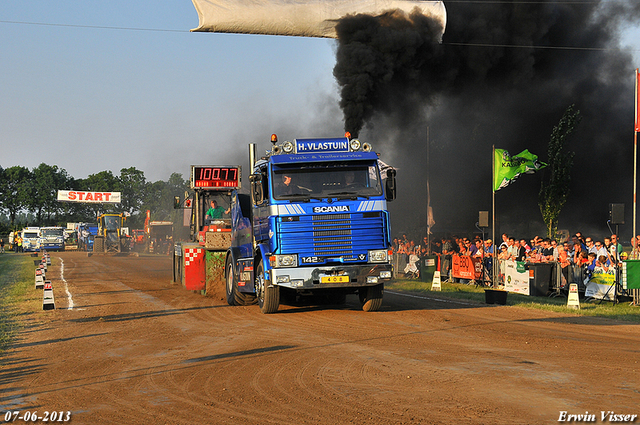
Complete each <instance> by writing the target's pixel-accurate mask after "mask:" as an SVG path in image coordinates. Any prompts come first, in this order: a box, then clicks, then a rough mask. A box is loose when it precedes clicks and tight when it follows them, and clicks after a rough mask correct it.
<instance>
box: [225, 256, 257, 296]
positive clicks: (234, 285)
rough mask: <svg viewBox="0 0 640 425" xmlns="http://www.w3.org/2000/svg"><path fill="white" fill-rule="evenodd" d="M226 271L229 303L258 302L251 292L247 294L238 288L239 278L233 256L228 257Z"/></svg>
mask: <svg viewBox="0 0 640 425" xmlns="http://www.w3.org/2000/svg"><path fill="white" fill-rule="evenodd" d="M225 270H226V271H227V273H226V276H225V277H226V282H227V284H226V293H227V304H229V305H252V304H255V303H256V301H257V300H256V297H255V296H254V295H251V294H245V293H243V292H240V289H239V288H238V280H237V279H236V276H235V274H234V273H233V263H232V259H231V257H229V258H227V265H226V267H225Z"/></svg>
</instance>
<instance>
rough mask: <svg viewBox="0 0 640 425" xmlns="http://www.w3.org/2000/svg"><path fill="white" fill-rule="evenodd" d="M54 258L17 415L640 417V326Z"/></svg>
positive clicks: (4, 378) (77, 420)
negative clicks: (265, 291) (270, 300)
mask: <svg viewBox="0 0 640 425" xmlns="http://www.w3.org/2000/svg"><path fill="white" fill-rule="evenodd" d="M52 259H53V262H54V264H53V266H52V267H51V268H50V270H49V273H48V274H47V278H49V279H51V280H52V282H53V285H54V292H55V297H56V310H54V311H39V310H38V311H35V312H28V313H27V314H25V315H24V316H23V317H22V319H21V320H24V322H25V323H26V328H25V330H24V332H23V333H22V334H21V336H20V338H19V340H18V341H17V342H16V344H15V345H14V346H13V347H12V348H11V349H10V350H9V351H8V353H7V355H6V356H5V358H4V359H2V361H3V363H4V364H3V366H2V368H0V407H1V408H0V414H2V415H4V412H5V411H6V410H16V411H20V412H22V413H24V412H25V411H34V410H37V411H38V412H39V414H40V416H42V415H43V414H44V412H45V411H54V410H55V411H71V420H72V423H74V424H115V423H117V424H149V423H154V424H163V423H166V424H292V425H299V424H351V423H353V424H365V423H366V424H430V423H434V424H435V423H465V424H494V423H496V424H497V423H500V424H502V423H504V424H512V423H523V424H539V423H557V422H558V418H559V415H560V412H561V411H567V413H568V414H584V413H585V411H588V412H589V413H590V414H592V413H593V414H596V416H597V419H598V420H597V422H596V423H603V422H602V421H601V420H600V411H605V412H606V411H610V410H614V411H615V412H616V413H617V414H618V413H628V414H636V415H639V414H640V406H639V403H638V400H640V377H639V376H640V374H639V373H638V372H639V365H638V360H639V359H640V332H639V327H638V326H637V325H630V324H622V323H620V322H614V321H608V320H602V319H589V318H580V317H575V316H569V315H566V316H565V315H558V314H555V313H545V312H539V311H531V310H526V309H521V308H517V307H505V306H485V305H483V304H472V303H464V302H445V301H442V300H438V299H436V297H435V296H433V297H412V296H408V295H400V294H393V293H389V292H386V293H385V300H384V303H383V307H382V310H381V311H380V312H376V313H364V312H362V311H361V310H360V305H359V302H358V300H357V297H356V296H349V297H347V304H346V305H344V306H322V307H317V306H313V305H306V306H301V305H294V306H289V305H282V306H281V307H280V311H279V312H278V313H277V314H273V315H263V314H261V313H260V312H259V309H258V308H257V307H256V306H250V307H229V306H227V305H226V304H225V303H223V301H222V300H221V299H214V298H207V297H202V296H200V295H198V294H195V293H192V292H189V291H186V290H185V289H183V288H182V287H179V286H177V285H174V284H172V283H171V282H170V280H171V260H170V258H169V257H150V256H147V257H97V256H94V257H87V256H86V254H82V253H73V252H68V253H60V254H58V253H53V254H52ZM62 264H63V266H64V270H63V272H64V274H63V276H64V279H65V280H66V286H65V283H64V282H63V281H62V280H61V279H60V278H61V265H62ZM67 289H68V293H69V294H70V295H71V298H70V297H69V295H68V294H67ZM34 291H35V290H34ZM70 300H72V301H73V307H72V308H71V306H70V305H69V302H70ZM1 419H2V417H0V420H1ZM17 422H20V421H17ZM635 422H636V423H640V420H638V419H636V421H635Z"/></svg>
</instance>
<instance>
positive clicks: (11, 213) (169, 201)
mask: <svg viewBox="0 0 640 425" xmlns="http://www.w3.org/2000/svg"><path fill="white" fill-rule="evenodd" d="M58 190H77V191H91V192H121V194H122V202H121V203H120V204H89V203H73V202H60V201H58V200H57V197H58ZM188 190H189V181H188V180H185V179H183V178H182V174H179V173H173V174H171V176H170V177H169V179H168V180H167V181H162V180H158V181H156V182H150V181H147V179H146V177H145V176H144V172H143V171H141V170H138V169H136V168H135V167H129V168H123V169H121V170H120V174H119V175H115V174H113V172H111V171H101V172H99V173H96V174H91V175H89V176H88V177H87V178H85V179H76V178H74V177H72V176H70V175H69V173H67V171H66V170H65V169H63V168H59V167H58V166H56V165H48V164H44V163H42V164H40V165H39V166H37V167H35V168H33V169H31V170H30V169H28V168H27V167H23V166H18V165H17V166H13V167H9V168H2V167H0V214H3V216H0V234H7V233H8V232H9V231H11V230H16V229H21V228H23V227H26V226H63V227H64V226H66V223H71V222H88V223H93V222H96V217H97V215H98V214H99V213H103V212H118V213H119V212H127V213H129V214H130V217H129V218H128V219H127V224H126V225H127V226H128V227H129V228H132V229H141V228H142V227H143V225H144V221H145V218H146V211H147V210H149V211H150V212H151V220H154V221H155V220H170V221H173V222H174V223H178V222H180V223H181V222H182V211H181V210H174V209H173V198H174V196H180V197H183V196H184V193H185V191H188Z"/></svg>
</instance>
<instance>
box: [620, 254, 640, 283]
mask: <svg viewBox="0 0 640 425" xmlns="http://www.w3.org/2000/svg"><path fill="white" fill-rule="evenodd" d="M621 283H622V288H623V289H640V260H627V261H623V262H622V279H621Z"/></svg>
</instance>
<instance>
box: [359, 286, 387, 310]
mask: <svg viewBox="0 0 640 425" xmlns="http://www.w3.org/2000/svg"><path fill="white" fill-rule="evenodd" d="M383 293H384V284H383V283H380V284H378V285H375V286H365V287H362V288H360V289H359V290H358V295H359V296H360V302H361V303H362V310H364V311H378V310H379V309H380V307H381V306H382V295H383Z"/></svg>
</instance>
